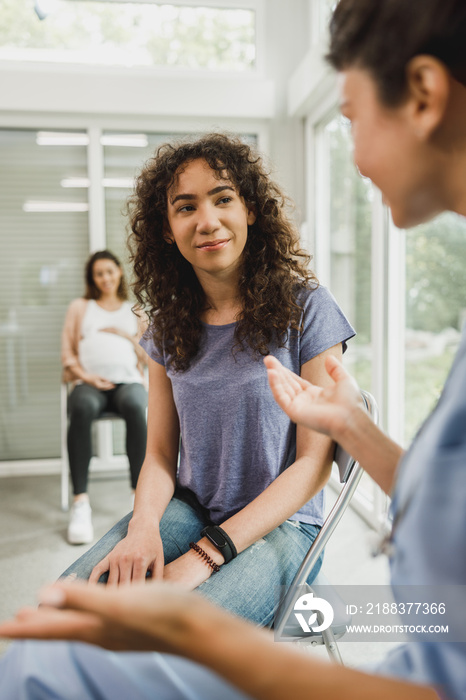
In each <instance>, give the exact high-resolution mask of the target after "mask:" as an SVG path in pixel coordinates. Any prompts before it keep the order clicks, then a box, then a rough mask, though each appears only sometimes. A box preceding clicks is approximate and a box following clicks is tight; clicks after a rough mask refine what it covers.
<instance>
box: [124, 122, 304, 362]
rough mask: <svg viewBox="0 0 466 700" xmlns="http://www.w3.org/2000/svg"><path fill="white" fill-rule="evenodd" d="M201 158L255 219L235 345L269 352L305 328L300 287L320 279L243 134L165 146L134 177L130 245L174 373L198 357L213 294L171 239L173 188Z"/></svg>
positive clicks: (139, 285) (138, 292) (141, 297)
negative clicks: (230, 186) (209, 297)
mask: <svg viewBox="0 0 466 700" xmlns="http://www.w3.org/2000/svg"><path fill="white" fill-rule="evenodd" d="M198 159H203V160H205V161H206V162H207V163H208V165H209V166H210V167H211V168H212V170H214V171H215V172H216V177H218V179H228V180H230V182H231V183H232V184H233V185H234V186H235V188H236V190H237V192H238V194H239V195H240V196H241V197H242V198H243V199H244V201H245V203H246V205H247V206H248V207H250V208H253V209H254V213H255V215H256V221H255V223H254V224H253V225H251V226H248V236H247V241H246V245H245V248H244V251H243V254H242V261H241V264H242V266H241V273H240V281H239V297H240V299H241V302H242V312H241V314H240V315H239V317H238V323H237V325H236V331H235V339H236V343H235V346H234V351H235V352H236V351H237V350H240V349H244V348H245V344H247V345H248V346H249V347H250V348H251V349H252V350H253V352H254V354H256V355H259V356H260V355H267V354H268V353H269V345H270V343H271V342H272V341H275V342H277V343H278V344H279V345H280V346H283V344H284V343H285V342H286V339H287V337H288V333H289V332H290V329H293V330H295V331H299V330H300V328H301V322H302V308H301V307H300V306H299V305H298V304H297V303H296V296H297V292H298V291H299V288H303V287H306V286H307V285H308V284H309V283H310V282H313V283H315V284H316V285H317V284H318V282H317V279H316V277H315V276H314V274H313V273H312V272H310V271H309V270H308V264H309V261H310V256H309V255H308V254H307V253H306V252H305V251H304V250H302V249H301V247H300V241H299V233H298V231H297V230H296V228H295V226H294V225H293V224H292V223H291V221H290V219H289V218H288V216H287V215H286V213H285V207H286V204H287V203H288V200H287V199H286V197H285V196H284V195H283V194H282V192H281V190H280V188H279V187H278V186H277V185H276V184H275V183H274V182H272V181H271V179H270V177H269V173H268V171H267V170H266V168H265V166H264V164H263V161H262V158H261V157H260V156H259V155H258V154H257V153H256V152H255V151H254V149H253V148H252V147H251V146H250V145H248V144H247V143H245V142H243V141H242V140H240V139H239V138H238V137H235V136H231V135H227V134H220V133H213V134H206V135H203V136H201V137H200V138H197V139H195V140H193V139H185V140H181V141H176V142H172V143H166V144H164V145H162V146H160V147H159V148H158V150H157V152H156V154H155V156H154V158H151V159H150V160H149V161H148V162H147V163H146V164H145V166H144V168H143V170H142V172H141V174H140V175H139V177H138V178H137V180H136V186H135V191H134V194H133V195H132V196H131V197H130V198H129V200H128V213H129V219H130V227H131V232H130V235H129V240H128V244H129V248H130V251H131V260H132V262H133V266H134V281H133V290H134V294H135V296H136V299H137V301H138V303H139V304H140V305H141V307H143V308H145V309H146V312H147V314H148V317H149V321H150V329H151V331H150V332H151V333H152V334H153V338H154V341H155V343H156V345H157V346H159V347H164V348H165V350H166V352H167V354H168V356H169V358H170V360H169V362H170V364H171V365H172V366H173V368H174V369H175V370H176V371H184V370H186V369H187V368H188V367H189V365H190V362H191V360H192V359H193V358H194V357H195V355H196V353H197V351H198V348H199V342H200V338H201V333H202V323H201V315H202V313H203V312H204V311H205V310H206V308H207V300H206V296H205V293H204V290H203V288H202V286H201V285H200V283H199V281H198V279H197V277H196V274H195V272H194V270H193V268H192V266H191V264H190V263H189V262H188V261H187V260H185V258H184V257H183V256H182V255H181V253H180V252H179V250H178V248H177V246H176V245H173V244H170V242H168V241H167V240H166V237H165V236H164V234H166V231H167V227H168V219H167V193H168V192H169V190H170V188H171V187H172V186H173V184H174V182H175V180H176V177H177V176H178V175H179V174H180V172H182V171H183V166H186V165H187V164H188V163H190V162H192V161H194V160H198Z"/></svg>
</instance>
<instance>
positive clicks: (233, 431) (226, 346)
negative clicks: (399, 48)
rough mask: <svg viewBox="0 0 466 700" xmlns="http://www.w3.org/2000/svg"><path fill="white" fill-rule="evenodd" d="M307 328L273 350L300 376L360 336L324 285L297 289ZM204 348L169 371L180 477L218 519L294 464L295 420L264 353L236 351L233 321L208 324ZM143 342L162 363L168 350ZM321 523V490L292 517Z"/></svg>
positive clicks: (149, 351) (242, 504)
mask: <svg viewBox="0 0 466 700" xmlns="http://www.w3.org/2000/svg"><path fill="white" fill-rule="evenodd" d="M297 301H298V303H299V304H300V306H302V307H303V330H302V332H301V333H300V334H298V333H290V334H289V336H290V337H289V339H288V342H287V344H286V346H285V347H282V348H278V347H276V346H275V345H272V346H271V347H270V352H271V354H273V355H275V357H277V358H278V359H279V360H280V362H281V363H282V364H283V365H285V367H288V368H289V369H291V370H292V371H293V372H296V373H297V374H299V373H300V369H301V365H303V364H304V363H306V362H307V361H308V360H310V359H312V358H313V357H315V356H316V355H319V354H320V353H321V352H323V351H324V350H327V349H328V348H330V347H332V346H333V345H336V344H337V343H343V348H344V349H345V347H346V341H347V340H348V339H349V338H351V337H352V336H354V334H355V333H354V330H353V328H352V327H351V325H350V324H349V323H348V321H347V320H346V318H345V316H344V315H343V313H342V311H341V309H340V308H339V307H338V305H337V303H336V301H335V299H334V298H333V296H332V295H331V294H330V292H329V291H328V290H327V289H326V288H325V287H317V288H315V289H305V290H302V291H301V292H300V293H299V296H298V299H297ZM203 326H204V330H203V334H202V338H201V343H200V348H199V351H198V353H197V355H196V357H195V358H194V360H192V362H191V365H190V367H189V369H188V370H187V371H185V372H179V371H178V372H177V371H175V370H173V368H171V367H170V366H168V369H167V375H168V377H169V379H170V380H171V383H172V387H173V396H174V400H175V405H176V409H177V411H178V416H179V420H180V430H181V444H180V462H179V469H178V475H177V479H178V483H179V485H180V486H183V487H185V488H188V489H190V490H191V491H192V492H193V493H194V494H195V495H196V496H197V499H198V500H199V502H200V503H201V504H202V505H203V506H204V507H205V508H206V509H207V510H208V511H209V514H210V517H211V519H212V521H213V522H214V523H216V524H220V523H222V522H224V521H225V520H227V519H228V518H229V517H231V516H232V515H234V514H235V513H237V512H238V511H240V510H241V509H242V508H244V506H246V505H247V504H248V503H250V502H251V501H252V500H253V499H254V498H256V496H258V495H259V494H260V493H262V491H264V489H266V488H267V486H269V484H271V483H272V481H274V479H276V477H277V476H278V475H279V474H280V473H281V472H282V471H284V470H285V469H286V468H287V467H289V466H290V464H292V463H293V462H294V460H295V456H296V426H295V425H294V424H293V423H292V422H291V421H290V420H289V418H288V417H287V416H286V414H285V413H284V412H283V411H282V410H281V409H280V408H279V406H278V405H277V403H276V402H275V400H274V398H273V396H272V392H271V391H270V387H269V384H268V381H267V371H266V369H265V366H264V364H263V361H262V358H261V357H258V358H256V357H254V356H253V353H252V351H250V350H249V349H246V350H244V351H239V352H236V354H235V355H233V353H232V347H233V346H234V343H235V340H234V332H235V326H236V324H235V323H229V324H227V325H224V326H211V325H209V324H203ZM141 345H142V346H143V348H144V349H145V350H146V352H147V353H148V354H149V356H150V357H151V358H152V359H153V360H155V361H156V362H158V363H160V364H162V365H164V366H167V359H168V358H167V356H166V355H165V353H164V351H160V350H159V349H158V348H157V347H156V346H155V344H154V342H153V340H152V338H151V337H150V330H149V331H148V332H147V333H146V335H145V337H143V338H142V340H141ZM292 518H293V519H295V520H301V521H304V522H307V523H314V524H317V525H321V524H322V522H323V492H322V491H321V492H320V493H319V494H317V495H316V496H315V497H314V498H313V499H312V500H311V501H309V502H308V503H306V504H304V505H303V506H302V508H300V510H299V511H298V512H297V513H296V514H295V515H294V516H292Z"/></svg>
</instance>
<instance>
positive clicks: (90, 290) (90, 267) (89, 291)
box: [84, 250, 128, 301]
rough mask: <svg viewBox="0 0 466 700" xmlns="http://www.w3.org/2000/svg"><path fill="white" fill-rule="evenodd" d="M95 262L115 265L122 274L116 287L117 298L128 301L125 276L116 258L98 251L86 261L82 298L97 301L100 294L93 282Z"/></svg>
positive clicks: (109, 253) (108, 253) (105, 251)
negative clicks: (84, 288)
mask: <svg viewBox="0 0 466 700" xmlns="http://www.w3.org/2000/svg"><path fill="white" fill-rule="evenodd" d="M97 260H111V261H112V262H114V263H115V265H117V267H119V268H120V270H121V273H122V274H121V280H120V284H119V285H118V289H117V296H118V297H119V298H120V299H122V300H123V301H126V300H127V299H128V285H127V284H126V279H125V274H124V271H123V268H122V266H121V263H120V261H119V260H118V258H117V256H116V255H114V254H113V253H111V252H110V251H109V250H98V251H97V252H96V253H93V254H92V255H91V256H90V258H89V259H88V261H87V263H86V267H85V270H84V279H85V282H86V292H85V294H84V298H85V299H98V298H99V297H100V292H99V290H98V289H97V287H96V284H95V282H94V263H96V262H97Z"/></svg>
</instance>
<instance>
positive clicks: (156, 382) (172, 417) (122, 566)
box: [89, 359, 179, 584]
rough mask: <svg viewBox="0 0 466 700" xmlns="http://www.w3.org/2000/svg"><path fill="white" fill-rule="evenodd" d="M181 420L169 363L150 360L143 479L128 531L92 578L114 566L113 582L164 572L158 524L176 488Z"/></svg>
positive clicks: (110, 580) (137, 490) (94, 578)
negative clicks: (165, 366) (169, 373)
mask: <svg viewBox="0 0 466 700" xmlns="http://www.w3.org/2000/svg"><path fill="white" fill-rule="evenodd" d="M178 447H179V422H178V414H177V411H176V408H175V404H174V401H173V394H172V386H171V382H170V380H169V379H168V377H167V374H166V371H165V368H164V367H163V366H162V365H160V364H158V363H157V362H155V361H154V360H151V359H149V401H148V414H147V449H146V456H145V459H144V464H143V465H142V468H141V473H140V474H139V478H138V485H137V488H136V497H135V502H134V513H133V517H132V519H131V521H130V523H129V527H128V534H127V536H126V537H125V538H124V539H123V540H122V541H121V542H119V544H117V546H116V547H115V548H114V549H113V551H112V552H111V553H110V554H109V555H108V556H107V557H105V558H104V559H103V560H102V561H101V562H99V564H97V566H96V567H95V568H94V570H93V572H92V574H91V577H90V579H89V580H90V582H91V583H94V582H97V581H98V580H99V578H100V576H101V575H102V574H103V573H104V572H106V571H109V578H108V583H109V584H113V583H114V584H122V583H127V582H129V581H138V580H144V578H145V576H146V572H147V571H148V570H151V571H152V576H153V578H161V577H162V575H163V564H164V560H163V547H162V542H161V539H160V533H159V523H160V519H161V518H162V515H163V513H164V511H165V509H166V507H167V505H168V503H169V502H170V499H171V497H172V496H173V493H174V490H175V478H176V464H177V459H178Z"/></svg>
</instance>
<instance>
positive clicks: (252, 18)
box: [0, 0, 256, 71]
mask: <svg viewBox="0 0 466 700" xmlns="http://www.w3.org/2000/svg"><path fill="white" fill-rule="evenodd" d="M34 7H35V8H36V11H34ZM39 16H40V17H42V20H40V19H39ZM0 60H20V61H51V62H60V63H80V64H83V63H87V64H98V65H112V66H149V67H154V66H164V67H176V68H185V69H208V70H228V71H250V70H252V69H253V68H255V64H256V13H255V12H254V10H252V9H242V8H235V7H233V8H231V9H230V8H222V9H220V8H216V7H204V6H200V7H184V6H178V5H170V4H163V5H161V4H155V3H153V2H150V1H149V2H148V1H147V0H146V2H134V1H133V2H117V1H116V0H109V1H107V2H98V1H96V0H48V1H47V2H45V1H44V0H42V1H39V0H38V1H36V3H35V6H34V2H33V1H32V0H29V2H19V3H18V2H17V0H3V2H2V4H1V6H0Z"/></svg>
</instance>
